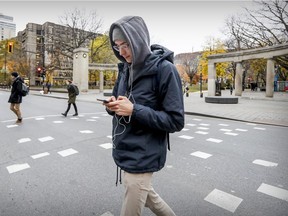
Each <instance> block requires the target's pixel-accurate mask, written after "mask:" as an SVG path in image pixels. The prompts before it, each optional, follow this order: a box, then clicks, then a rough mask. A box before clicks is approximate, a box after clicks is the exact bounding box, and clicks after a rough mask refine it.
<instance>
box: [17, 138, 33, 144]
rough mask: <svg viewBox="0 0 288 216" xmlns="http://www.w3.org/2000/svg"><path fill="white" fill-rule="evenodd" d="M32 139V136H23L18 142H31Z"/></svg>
mask: <svg viewBox="0 0 288 216" xmlns="http://www.w3.org/2000/svg"><path fill="white" fill-rule="evenodd" d="M30 141H31V139H30V138H21V139H19V140H18V143H25V142H30Z"/></svg>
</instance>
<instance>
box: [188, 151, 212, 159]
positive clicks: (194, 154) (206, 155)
mask: <svg viewBox="0 0 288 216" xmlns="http://www.w3.org/2000/svg"><path fill="white" fill-rule="evenodd" d="M190 155H192V156H195V157H199V158H203V159H207V158H209V157H211V156H212V155H211V154H208V153H205V152H201V151H196V152H193V153H191V154H190Z"/></svg>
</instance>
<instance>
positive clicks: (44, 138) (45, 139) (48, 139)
mask: <svg viewBox="0 0 288 216" xmlns="http://www.w3.org/2000/svg"><path fill="white" fill-rule="evenodd" d="M38 140H39V141H40V142H47V141H51V140H54V138H53V137H51V136H47V137H42V138H39V139H38Z"/></svg>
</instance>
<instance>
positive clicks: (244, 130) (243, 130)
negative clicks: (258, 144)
mask: <svg viewBox="0 0 288 216" xmlns="http://www.w3.org/2000/svg"><path fill="white" fill-rule="evenodd" d="M235 130H236V131H241V132H246V131H248V130H246V129H241V128H237V129H235Z"/></svg>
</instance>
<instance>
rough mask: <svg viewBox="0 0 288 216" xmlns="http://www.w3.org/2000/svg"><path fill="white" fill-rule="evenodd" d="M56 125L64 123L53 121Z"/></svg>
mask: <svg viewBox="0 0 288 216" xmlns="http://www.w3.org/2000/svg"><path fill="white" fill-rule="evenodd" d="M53 123H54V124H62V123H63V121H53Z"/></svg>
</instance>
